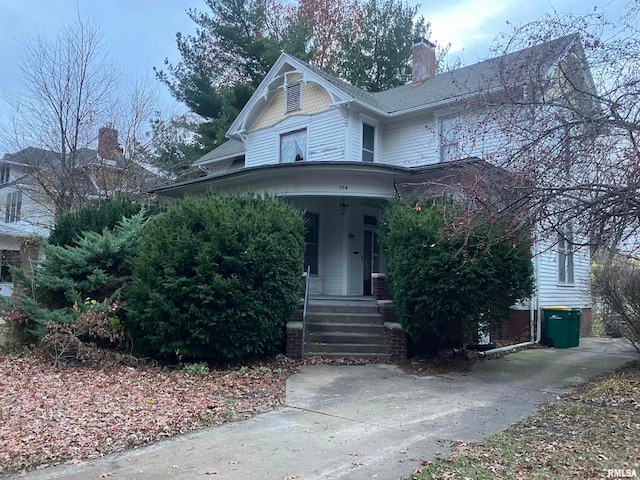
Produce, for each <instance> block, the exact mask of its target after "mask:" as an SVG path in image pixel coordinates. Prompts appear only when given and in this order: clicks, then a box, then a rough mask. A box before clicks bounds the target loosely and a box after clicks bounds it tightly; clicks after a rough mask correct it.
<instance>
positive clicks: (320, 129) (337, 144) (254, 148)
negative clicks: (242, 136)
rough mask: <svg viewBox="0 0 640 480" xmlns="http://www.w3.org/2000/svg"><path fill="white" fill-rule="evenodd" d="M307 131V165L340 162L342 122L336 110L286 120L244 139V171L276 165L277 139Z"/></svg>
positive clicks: (277, 154)
mask: <svg viewBox="0 0 640 480" xmlns="http://www.w3.org/2000/svg"><path fill="white" fill-rule="evenodd" d="M305 128H306V129H307V158H306V159H305V160H307V161H340V160H344V152H345V132H346V120H345V118H344V116H343V115H342V113H341V112H340V109H338V108H332V109H330V110H327V111H324V112H321V113H318V114H314V115H298V116H291V117H288V118H287V119H286V120H284V121H282V122H280V123H277V124H276V125H273V126H270V127H268V128H264V129H262V130H256V131H253V132H250V133H249V134H248V135H247V140H246V145H247V150H246V157H245V158H246V163H245V165H246V166H247V167H255V166H258V165H267V164H273V163H278V162H279V155H280V152H279V148H280V135H282V134H284V133H287V132H292V131H295V130H300V129H305Z"/></svg>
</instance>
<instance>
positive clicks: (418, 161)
mask: <svg viewBox="0 0 640 480" xmlns="http://www.w3.org/2000/svg"><path fill="white" fill-rule="evenodd" d="M433 124H434V122H433V120H430V121H424V120H421V119H420V118H418V119H410V120H394V121H392V122H389V123H386V124H383V125H381V128H380V130H381V131H380V133H381V135H380V136H381V141H380V147H381V151H380V153H381V155H380V157H379V159H380V160H379V161H380V162H381V163H387V164H391V165H398V166H402V167H414V166H417V165H427V164H430V163H435V162H437V161H438V137H437V136H436V134H435V131H434V130H433V128H432V127H433Z"/></svg>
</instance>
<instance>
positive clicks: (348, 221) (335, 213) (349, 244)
mask: <svg viewBox="0 0 640 480" xmlns="http://www.w3.org/2000/svg"><path fill="white" fill-rule="evenodd" d="M289 200H290V201H291V203H293V204H294V205H296V206H298V207H299V208H300V209H302V210H304V211H305V212H306V221H307V233H306V236H305V241H306V243H307V249H306V254H305V270H306V268H307V267H310V270H311V277H310V294H311V295H313V296H314V297H317V298H318V299H320V298H322V297H324V298H325V299H330V298H331V297H349V298H355V297H359V296H365V297H369V298H371V295H372V294H373V287H372V282H371V274H372V273H375V272H383V271H384V257H383V255H382V251H381V249H380V242H379V235H380V232H379V229H380V225H381V215H382V208H383V204H384V202H385V200H384V199H381V198H380V199H378V198H362V197H348V196H335V197H308V196H305V197H302V196H300V197H289Z"/></svg>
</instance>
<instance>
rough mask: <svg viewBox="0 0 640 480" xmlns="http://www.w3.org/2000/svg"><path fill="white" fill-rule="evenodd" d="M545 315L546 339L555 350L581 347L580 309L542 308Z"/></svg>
mask: <svg viewBox="0 0 640 480" xmlns="http://www.w3.org/2000/svg"><path fill="white" fill-rule="evenodd" d="M542 311H543V314H544V329H543V332H544V333H543V334H544V339H545V341H546V342H547V343H548V344H549V345H551V346H552V347H554V348H571V347H577V346H579V345H580V321H581V319H582V312H581V310H580V309H579V308H569V307H562V306H557V307H542Z"/></svg>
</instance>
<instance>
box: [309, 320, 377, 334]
mask: <svg viewBox="0 0 640 480" xmlns="http://www.w3.org/2000/svg"><path fill="white" fill-rule="evenodd" d="M307 332H308V334H313V333H319V332H323V333H336V332H341V333H347V334H354V333H355V334H357V333H368V334H374V335H375V334H384V327H383V325H382V322H380V323H362V322H353V323H352V322H340V323H338V322H307Z"/></svg>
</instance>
